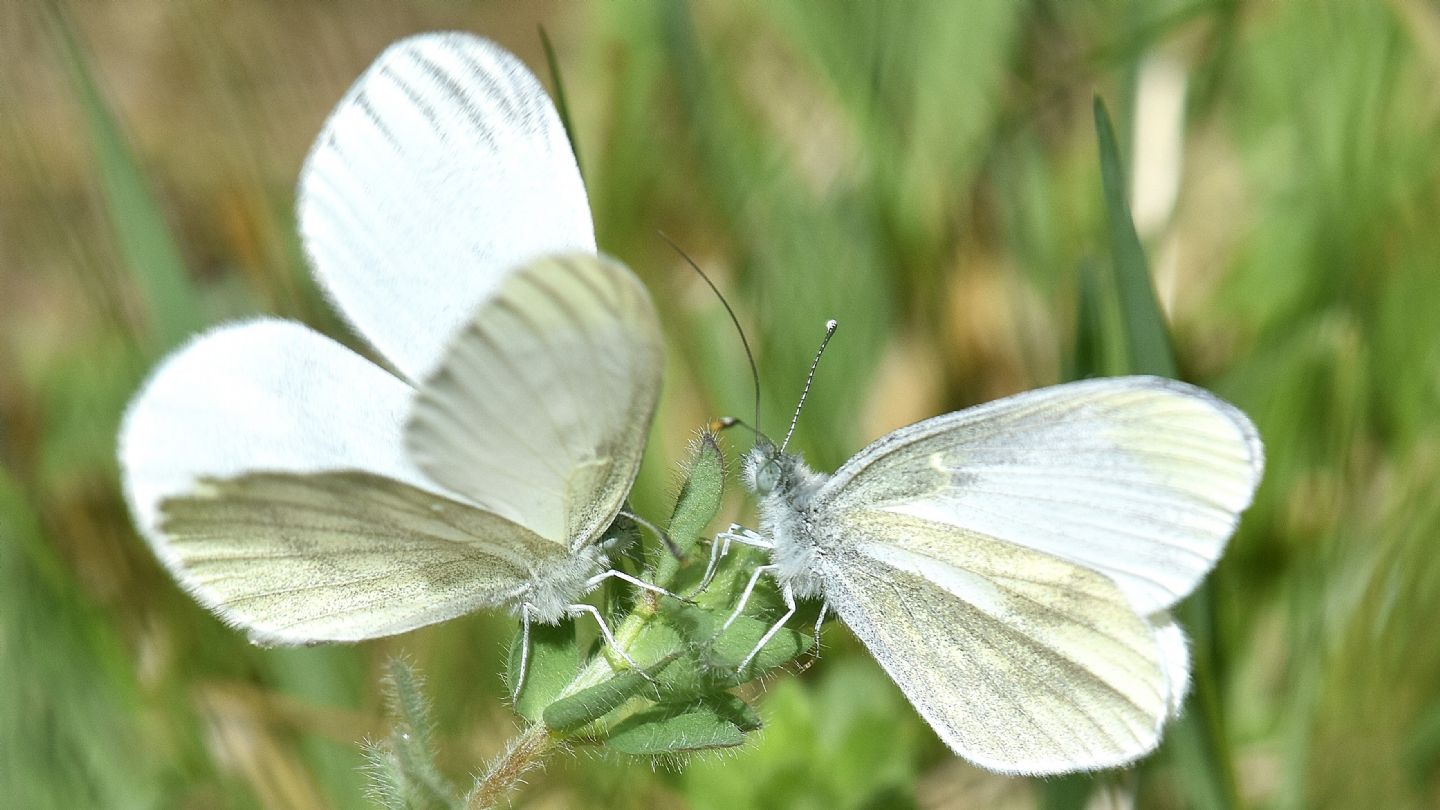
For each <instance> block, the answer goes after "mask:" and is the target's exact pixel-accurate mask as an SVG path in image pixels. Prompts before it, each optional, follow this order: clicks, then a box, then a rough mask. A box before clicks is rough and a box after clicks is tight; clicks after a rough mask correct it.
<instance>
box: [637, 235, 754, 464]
mask: <svg viewBox="0 0 1440 810" xmlns="http://www.w3.org/2000/svg"><path fill="white" fill-rule="evenodd" d="M656 233H658V234H660V238H661V239H664V240H665V241H666V242H667V243H668V244H669V245H670V247H672V248H674V249H675V252H676V253H679V254H680V258H682V259H684V260H685V263H686V264H688V265H690V269H691V270H694V271H695V273H696V275H698V276H700V278H702V279H704V280H705V283H706V284H708V285H709V286H710V291H711V292H713V293H715V297H716V298H719V299H720V304H721V305H722V306H724V307H725V312H726V313H727V314H729V315H730V322H731V323H733V324H735V331H736V332H738V333H739V334H740V345H741V346H744V347H745V359H746V360H748V361H749V362H750V379H751V381H752V382H753V383H754V384H755V426H754V427H752V428H750V429H751V430H753V431H755V435H756V436H757V437H759V436H760V435H761V434H760V371H759V370H758V369H757V368H756V366H755V354H754V353H753V352H751V351H750V341H748V340H746V339H745V330H744V329H743V328H741V326H740V319H739V318H738V317H736V316H735V310H734V309H732V308H731V307H730V302H729V301H726V300H725V296H724V295H722V294H721V293H720V288H719V287H716V286H715V282H713V281H711V280H710V277H709V276H707V275H705V271H704V270H701V269H700V265H698V264H696V263H695V260H694V259H692V258H690V255H689V254H688V253H686V252H685V251H684V250H682V249H681V248H680V246H679V245H677V244H675V240H674V239H671V238H670V236H669V235H668V234H666V233H665V232H664V231H656ZM735 422H736V423H738V424H744V423H742V422H740V420H738V419H737V420H735Z"/></svg>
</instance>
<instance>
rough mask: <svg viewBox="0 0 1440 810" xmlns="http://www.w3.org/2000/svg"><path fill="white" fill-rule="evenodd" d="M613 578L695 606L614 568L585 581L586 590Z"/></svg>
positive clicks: (682, 598) (680, 597)
mask: <svg viewBox="0 0 1440 810" xmlns="http://www.w3.org/2000/svg"><path fill="white" fill-rule="evenodd" d="M611 577H614V578H615V579H619V580H624V581H625V582H628V583H630V584H631V585H634V586H635V587H637V588H641V589H643V590H647V591H650V592H651V593H658V594H660V595H661V596H669V597H671V598H674V599H679V600H680V601H681V602H690V604H694V602H691V601H690V600H689V599H686V598H685V597H683V596H681V595H679V594H676V593H671V592H669V591H667V590H665V589H664V588H662V587H660V586H659V585H652V584H650V583H649V582H646V581H645V580H643V579H637V578H636V577H632V576H630V575H629V574H627V573H625V572H624V571H619V570H616V569H614V568H612V569H610V570H609V571H604V572H601V573H599V574H596V575H595V576H593V577H591V578H589V579H587V580H586V581H585V589H586V590H587V591H588V590H589V589H591V588H594V587H595V586H596V585H599V584H600V583H602V582H604V581H605V580H607V579H610V578H611Z"/></svg>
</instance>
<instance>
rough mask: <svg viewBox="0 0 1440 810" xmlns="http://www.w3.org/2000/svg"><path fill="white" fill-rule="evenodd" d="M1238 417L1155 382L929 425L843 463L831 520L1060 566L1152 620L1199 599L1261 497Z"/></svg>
mask: <svg viewBox="0 0 1440 810" xmlns="http://www.w3.org/2000/svg"><path fill="white" fill-rule="evenodd" d="M1262 467H1263V450H1262V447H1261V444H1260V439H1259V437H1258V435H1257V434H1256V432H1255V427H1254V425H1253V424H1251V422H1250V420H1249V419H1247V418H1246V417H1245V415H1244V414H1243V413H1241V412H1240V411H1239V410H1237V409H1236V408H1235V407H1233V406H1231V405H1229V404H1228V403H1225V402H1223V401H1222V400H1220V399H1218V398H1216V397H1215V396H1214V395H1212V394H1210V393H1209V392H1207V391H1204V390H1203V389H1200V388H1196V387H1194V386H1191V385H1187V384H1185V383H1180V382H1175V381H1173V380H1165V379H1161V378H1157V377H1116V378H1108V379H1095V380H1086V381H1083V382H1077V383H1069V384H1066V385H1057V386H1053V387H1050V388H1043V389H1039V390H1037V391H1030V392H1027V393H1024V394H1019V395H1017V396H1013V397H1009V398H1006V399H1002V400H997V401H995V402H991V403H988V404H986V405H981V406H979V407H975V408H970V409H967V410H963V411H959V412H956V413H952V414H947V415H945V416H940V417H936V418H934V419H929V420H926V421H924V422H920V423H917V424H915V425H912V426H910V427H907V428H902V429H901V430H898V431H895V432H894V433H891V434H890V435H888V436H886V437H884V438H882V439H880V440H879V441H876V442H875V443H873V444H871V445H870V446H869V447H867V448H865V449H864V450H862V451H861V452H860V453H859V454H858V455H856V456H855V457H854V458H853V459H851V460H850V461H849V462H847V463H846V464H845V465H844V466H843V467H842V468H841V469H840V470H839V472H837V473H836V475H835V476H834V478H832V479H831V480H830V481H829V482H828V483H827V485H826V486H825V488H824V490H822V492H821V493H820V495H819V501H820V503H821V506H820V507H818V508H821V509H825V510H835V511H839V512H845V511H850V510H854V509H871V510H883V511H888V512H893V513H896V514H904V515H911V516H914V517H919V518H922V519H925V520H928V521H932V522H937V523H942V524H946V525H950V526H954V527H956V528H958V529H961V530H964V531H966V532H970V533H974V534H976V535H979V536H985V537H989V538H993V540H994V541H996V542H1000V543H1004V544H1009V545H1020V546H1025V547H1028V548H1031V549H1035V550H1037V551H1041V552H1045V553H1047V554H1052V555H1055V556H1057V557H1060V558H1062V559H1065V560H1069V561H1071V562H1073V563H1076V564H1078V565H1082V566H1084V567H1086V568H1091V569H1094V570H1096V571H1099V572H1101V573H1103V574H1105V575H1106V576H1108V577H1110V578H1111V579H1112V580H1114V581H1115V582H1116V583H1117V584H1118V585H1119V586H1120V589H1121V590H1122V591H1124V593H1125V595H1126V596H1127V597H1128V598H1129V599H1130V601H1131V604H1132V605H1133V606H1134V607H1135V609H1136V610H1137V611H1138V612H1140V613H1141V614H1144V615H1149V614H1151V613H1155V612H1157V611H1161V610H1164V609H1166V608H1168V607H1170V606H1171V605H1173V604H1175V602H1177V601H1178V600H1179V599H1181V598H1182V597H1184V596H1185V595H1186V594H1188V593H1190V591H1191V590H1193V589H1194V587H1195V585H1196V584H1197V583H1198V582H1199V581H1200V579H1201V578H1202V577H1203V576H1204V575H1205V573H1206V572H1208V571H1209V570H1210V568H1211V567H1212V566H1214V564H1215V561H1216V560H1217V559H1219V557H1220V553H1221V551H1223V550H1224V547H1225V543H1226V541H1227V540H1228V539H1229V537H1230V535H1231V533H1232V532H1233V531H1234V529H1235V525H1236V523H1237V522H1238V520H1239V516H1240V512H1241V511H1243V510H1244V509H1245V507H1246V506H1248V505H1249V503H1250V499H1251V497H1252V496H1253V495H1254V492H1255V487H1256V485H1257V484H1258V483H1259V480H1260V474H1261V470H1262Z"/></svg>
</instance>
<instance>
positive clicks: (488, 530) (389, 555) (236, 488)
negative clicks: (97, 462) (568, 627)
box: [160, 472, 569, 645]
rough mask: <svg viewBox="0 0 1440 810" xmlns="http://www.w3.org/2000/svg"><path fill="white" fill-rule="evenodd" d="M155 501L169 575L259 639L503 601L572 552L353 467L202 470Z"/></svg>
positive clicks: (349, 631) (402, 622)
mask: <svg viewBox="0 0 1440 810" xmlns="http://www.w3.org/2000/svg"><path fill="white" fill-rule="evenodd" d="M160 511H161V525H160V531H161V532H162V533H163V534H164V536H165V537H166V538H167V539H168V542H167V543H166V545H165V546H164V553H165V557H166V559H165V563H166V564H167V565H168V566H169V567H170V568H171V570H172V571H174V573H175V575H176V577H177V578H178V579H179V580H180V583H181V584H182V585H183V586H184V587H185V588H186V590H188V591H189V592H190V593H191V594H193V595H194V596H195V598H196V599H197V600H199V601H200V602H201V603H202V604H204V605H205V606H206V607H208V608H210V609H211V610H213V611H214V612H216V613H217V614H219V616H220V618H221V619H222V620H224V621H225V622H226V623H227V624H230V625H233V626H236V627H240V628H243V629H245V630H246V631H247V632H248V633H249V635H250V637H251V639H252V640H254V641H255V642H256V643H260V644H287V645H288V644H311V643H316V642H326V641H359V640H361V639H367V638H376V637H379V636H388V635H392V634H395V633H402V632H405V631H406V630H411V629H414V628H416V627H421V626H424V625H427V624H433V623H435V622H441V621H445V620H447V619H452V618H455V617H456V616H460V615H463V614H465V613H469V612H471V611H473V610H477V609H479V608H484V607H495V606H501V605H504V606H509V605H511V604H513V603H514V602H515V601H516V599H517V598H518V597H519V596H520V595H521V592H522V590H523V589H524V587H525V586H526V585H527V584H528V583H529V582H531V581H532V580H533V579H536V578H537V577H541V576H543V574H544V572H545V571H547V570H549V569H550V568H551V567H552V566H555V565H556V564H557V563H561V562H563V561H564V560H565V559H567V558H568V556H569V555H568V554H567V553H566V552H565V550H564V549H562V548H559V547H557V546H556V545H555V544H554V543H551V542H548V541H546V540H542V539H541V538H539V537H537V536H535V535H534V534H533V533H531V532H529V531H527V530H526V529H524V528H523V527H521V526H517V525H515V524H514V523H511V522H510V521H507V520H505V519H503V518H500V517H497V516H495V515H491V514H487V513H485V512H482V511H479V510H476V509H474V508H473V507H470V506H465V505H462V504H458V503H455V502H453V501H450V500H447V499H445V498H441V497H440V496H437V495H433V494H431V493H428V492H425V491H424V490H421V489H417V488H415V487H412V486H409V485H408V484H402V483H399V482H397V481H392V480H390V479H387V478H383V477H380V476H376V475H371V474H369V473H361V472H335V473H316V474H310V475H304V474H289V473H253V474H249V475H243V476H240V477H238V478H231V479H211V480H208V481H204V482H201V483H200V484H198V485H197V488H196V491H195V493H194V494H191V495H186V496H183V497H175V498H170V499H167V500H166V501H164V502H163V503H162V505H161V509H160Z"/></svg>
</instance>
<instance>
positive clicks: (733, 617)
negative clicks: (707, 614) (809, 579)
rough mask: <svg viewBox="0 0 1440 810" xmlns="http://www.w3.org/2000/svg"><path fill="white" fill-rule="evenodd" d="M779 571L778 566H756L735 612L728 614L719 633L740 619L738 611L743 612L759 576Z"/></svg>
mask: <svg viewBox="0 0 1440 810" xmlns="http://www.w3.org/2000/svg"><path fill="white" fill-rule="evenodd" d="M779 569H780V566H778V565H758V566H756V567H755V573H753V574H751V575H750V581H749V582H747V583H745V590H744V591H743V592H742V593H741V594H740V603H739V604H737V605H736V606H735V610H734V612H732V613H731V614H730V618H728V619H726V620H725V623H724V624H722V625H720V630H721V632H724V631H725V630H728V629H730V625H732V624H734V623H735V620H736V619H738V618H740V611H742V610H744V609H745V605H746V603H748V602H749V601H750V594H752V593H754V592H755V583H757V582H759V581H760V576H761V575H762V574H764V573H766V572H767V571H769V572H774V571H778V570H779Z"/></svg>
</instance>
